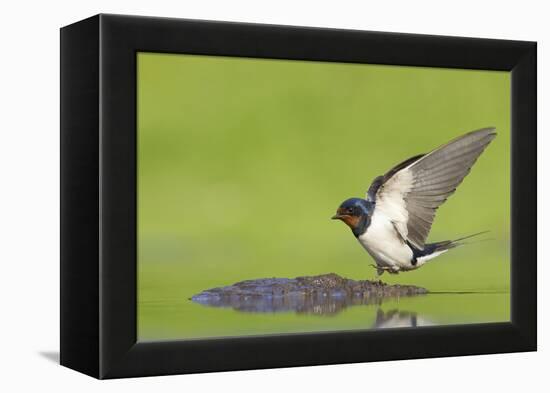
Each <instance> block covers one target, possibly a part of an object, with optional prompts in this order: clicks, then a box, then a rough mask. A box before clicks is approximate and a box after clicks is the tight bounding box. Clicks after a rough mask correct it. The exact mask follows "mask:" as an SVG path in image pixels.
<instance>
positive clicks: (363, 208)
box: [332, 198, 372, 233]
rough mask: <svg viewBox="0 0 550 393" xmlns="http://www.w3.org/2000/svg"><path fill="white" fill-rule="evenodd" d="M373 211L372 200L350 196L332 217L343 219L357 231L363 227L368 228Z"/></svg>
mask: <svg viewBox="0 0 550 393" xmlns="http://www.w3.org/2000/svg"><path fill="white" fill-rule="evenodd" d="M371 212H372V203H371V202H368V201H366V200H365V199H361V198H350V199H347V200H345V201H344V202H342V204H341V205H340V207H339V208H338V210H336V214H335V215H334V216H332V219H333V220H342V221H343V222H345V223H346V224H347V225H348V226H349V227H350V228H351V229H352V231H354V233H355V232H356V231H357V230H358V229H360V228H361V227H365V228H364V229H366V226H367V225H368V218H369V217H370V213H371Z"/></svg>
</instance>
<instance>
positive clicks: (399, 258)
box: [357, 210, 448, 273]
mask: <svg viewBox="0 0 550 393" xmlns="http://www.w3.org/2000/svg"><path fill="white" fill-rule="evenodd" d="M357 239H358V240H359V243H361V245H362V246H363V247H364V248H365V250H367V252H368V253H369V254H370V255H371V256H372V257H373V258H374V260H375V261H376V265H377V266H378V267H379V268H381V269H382V270H387V271H391V272H394V273H397V272H400V271H405V270H414V269H418V268H419V267H420V266H422V265H423V264H424V263H426V262H427V261H429V260H430V259H433V258H435V257H437V256H439V255H441V254H443V253H445V252H446V251H448V250H443V251H437V252H434V253H433V254H430V255H427V256H425V257H421V258H418V259H417V263H416V264H415V265H413V264H412V262H411V261H412V258H413V252H412V250H411V248H410V247H409V246H408V245H407V243H405V242H404V241H403V239H402V237H401V236H400V235H399V234H398V233H397V231H396V230H395V227H394V225H393V224H392V222H391V220H390V219H389V218H388V217H387V216H386V215H385V214H384V213H383V212H380V211H377V210H375V211H374V214H373V215H372V218H371V223H370V225H369V227H368V229H367V231H366V232H365V233H364V234H362V235H360V236H359V237H358V238H357Z"/></svg>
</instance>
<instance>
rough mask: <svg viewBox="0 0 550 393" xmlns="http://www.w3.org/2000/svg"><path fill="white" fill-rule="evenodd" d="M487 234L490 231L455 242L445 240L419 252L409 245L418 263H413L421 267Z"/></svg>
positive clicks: (426, 246)
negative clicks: (467, 241) (476, 237)
mask: <svg viewBox="0 0 550 393" xmlns="http://www.w3.org/2000/svg"><path fill="white" fill-rule="evenodd" d="M487 232H489V231H483V232H478V233H474V234H473V235H468V236H464V237H461V238H459V239H455V240H444V241H442V242H437V243H429V244H426V245H425V246H424V249H423V250H418V249H417V248H415V247H413V246H412V245H411V244H409V246H410V247H411V248H412V250H413V258H414V261H415V262H416V263H414V262H413V264H418V266H421V265H422V264H424V263H425V262H427V261H429V260H430V259H433V258H435V257H437V256H439V255H441V254H443V253H445V252H447V251H449V250H450V249H451V248H455V247H458V246H462V245H464V244H469V243H465V242H464V240H467V239H471V238H472V237H475V236H479V235H483V234H484V233H487Z"/></svg>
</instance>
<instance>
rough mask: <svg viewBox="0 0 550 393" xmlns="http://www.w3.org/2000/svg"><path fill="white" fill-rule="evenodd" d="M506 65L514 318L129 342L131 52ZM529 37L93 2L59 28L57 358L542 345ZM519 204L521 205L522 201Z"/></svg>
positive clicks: (112, 364) (146, 370) (155, 364)
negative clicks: (325, 25)
mask: <svg viewBox="0 0 550 393" xmlns="http://www.w3.org/2000/svg"><path fill="white" fill-rule="evenodd" d="M138 51H146V52H163V53H185V54H201V55H223V56H237V57H253V58H271V59H296V60H316V61H336V62H349V63H369V64H387V65H407V66H427V67H448V68H467V69H485V70H505V71H510V72H511V94H512V97H511V102H512V107H511V113H512V119H511V127H512V134H511V135H512V136H511V138H512V144H511V146H512V151H511V154H512V160H511V163H512V164H511V165H512V168H511V173H512V179H511V180H512V189H511V197H512V202H511V203H512V211H511V239H512V247H511V321H510V322H507V323H486V324H467V325H456V326H434V327H422V328H398V329H389V330H364V331H346V332H344V331H338V332H327V333H311V334H282V335H269V336H254V337H238V338H216V339H204V340H203V339H200V340H181V341H159V342H136V337H137V336H136V52H138ZM536 89H537V86H536V43H535V42H525V41H508V40H494V39H477V38H461V37H441V36H427V35H414V34H397V33H380V32H366V31H351V30H335V29H321V28H304V27H289V26H271V25H258V24H245V23H227V22H211V21H195V20H182V19H170V18H151V17H135V16H122V15H104V14H102V15H96V16H94V17H91V18H89V19H86V20H83V21H81V22H78V23H75V24H72V25H69V26H66V27H63V28H62V29H61V364H62V365H64V366H67V367H70V368H73V369H75V370H78V371H80V372H82V373H85V374H88V375H91V376H93V377H96V378H102V379H103V378H119V377H132V376H146V375H161V374H179V373H195V372H209V371H224V370H242V369H259V368H272V367H289V366H307V365H321V364H337V363H350V362H365V361H379V360H392V359H413V358H423V357H442V356H460V355H473V354H490V353H503V352H518V351H534V350H536V337H537V334H536V333H537V332H536V318H537V316H536V309H537V306H536V303H537V298H536V268H537V267H536V262H537V261H536V257H537V255H536V248H537V247H536V205H537V203H536V171H537V167H536V126H537V125H536ZM520 207H521V208H520Z"/></svg>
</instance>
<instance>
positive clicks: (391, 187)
mask: <svg viewBox="0 0 550 393" xmlns="http://www.w3.org/2000/svg"><path fill="white" fill-rule="evenodd" d="M495 136H496V133H495V129H494V128H484V129H481V130H477V131H472V132H469V133H468V134H465V135H462V136H460V137H458V138H456V139H454V140H452V141H450V142H449V143H447V144H445V145H443V146H441V147H439V148H437V149H435V150H433V151H431V152H429V153H427V154H423V155H419V156H415V157H412V158H409V159H408V160H406V161H403V162H402V163H400V164H398V165H397V166H395V167H394V168H392V169H390V170H389V171H388V172H387V173H386V174H385V175H384V176H378V177H377V178H376V179H374V181H373V182H372V184H371V186H370V188H369V191H368V193H367V199H368V200H370V201H373V202H375V212H376V211H378V212H381V213H383V214H384V215H385V216H386V217H387V218H388V219H389V220H391V221H392V223H393V225H394V227H395V228H396V230H397V231H398V232H399V234H400V235H401V237H402V238H403V239H404V240H407V241H409V242H410V243H411V244H412V245H413V246H415V247H417V248H418V249H423V248H424V243H425V241H426V238H427V237H428V233H429V232H430V229H431V227H432V222H433V220H434V217H435V212H436V210H437V209H438V208H439V206H441V205H442V204H443V203H444V202H445V201H446V200H447V198H448V197H449V196H450V195H451V194H452V193H453V192H454V191H455V190H456V188H457V187H458V185H459V184H460V183H461V182H462V180H463V179H464V177H466V175H467V174H468V173H469V172H470V168H471V167H472V166H473V165H474V163H475V162H476V160H477V158H478V157H479V156H480V154H481V153H482V152H483V150H484V149H485V148H486V147H487V145H489V143H491V141H492V140H493V139H494V138H495Z"/></svg>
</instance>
